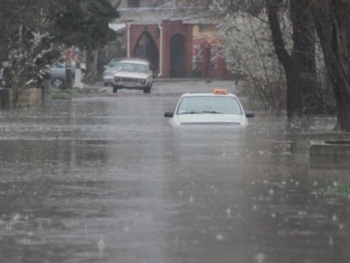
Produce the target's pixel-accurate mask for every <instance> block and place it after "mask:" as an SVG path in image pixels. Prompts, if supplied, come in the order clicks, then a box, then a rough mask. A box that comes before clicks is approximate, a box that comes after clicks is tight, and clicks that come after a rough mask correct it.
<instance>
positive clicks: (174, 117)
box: [164, 89, 254, 126]
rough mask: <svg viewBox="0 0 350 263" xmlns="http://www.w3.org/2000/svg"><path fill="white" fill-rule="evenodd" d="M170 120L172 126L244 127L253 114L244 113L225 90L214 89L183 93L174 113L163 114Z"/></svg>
mask: <svg viewBox="0 0 350 263" xmlns="http://www.w3.org/2000/svg"><path fill="white" fill-rule="evenodd" d="M164 116H165V117H168V118H171V119H170V124H171V125H172V126H180V125H208V124H214V125H234V126H245V125H247V124H248V120H247V118H251V117H254V113H246V112H245V111H244V109H243V107H242V104H241V102H240V101H239V99H238V97H237V96H236V95H234V94H231V93H228V92H227V90H225V89H215V90H214V92H213V93H185V94H183V95H182V96H181V97H180V99H179V101H178V103H177V105H176V108H175V111H174V112H165V114H164Z"/></svg>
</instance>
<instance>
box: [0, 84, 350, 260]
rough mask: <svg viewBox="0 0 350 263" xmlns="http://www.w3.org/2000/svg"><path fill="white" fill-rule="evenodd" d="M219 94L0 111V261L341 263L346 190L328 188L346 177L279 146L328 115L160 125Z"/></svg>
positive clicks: (319, 125) (160, 94) (124, 95)
mask: <svg viewBox="0 0 350 263" xmlns="http://www.w3.org/2000/svg"><path fill="white" fill-rule="evenodd" d="M217 85H220V87H223V86H224V85H227V88H229V89H232V90H231V91H235V89H234V87H231V86H230V85H231V84H230V83H224V84H223V83H199V84H198V83H191V82H182V83H176V84H169V83H157V84H155V85H154V87H153V90H152V94H142V92H138V91H120V92H119V91H118V94H112V93H111V90H108V89H104V93H103V94H104V96H93V95H91V96H89V98H87V97H80V98H77V99H73V100H72V101H51V102H49V103H47V104H46V105H45V106H44V107H34V108H28V109H14V110H2V111H0V119H1V123H0V148H1V152H0V165H1V174H0V262H6V263H7V262H9V263H12V262H13V263H15V262H16V263H17V262H33V263H34V262H35V263H37V262H65V263H71V262H72V263H73V262H118V263H119V262H120V263H150V262H152V263H175V262H176V263H178V262H183V263H185V262H186V263H187V262H193V263H199V262H200V263H226V262H227V263H232V262H237V263H249V262H253V263H254V262H257V263H267V262H270V263H272V262H274V263H280V262H287V263H289V262H290V263H295V262H303V263H304V262H305V263H313V262H315V263H316V262H317V263H321V262H324V263H326V262H327V263H331V262H332V263H333V262H337V263H342V262H349V258H350V251H349V246H350V242H349V241H350V235H349V230H348V229H349V227H350V209H349V207H350V206H349V194H350V191H349V192H347V191H343V192H341V193H339V192H337V191H332V189H333V190H334V189H336V187H337V186H339V185H342V184H345V183H347V181H348V180H349V178H347V176H348V174H349V170H334V169H333V170H322V169H318V170H317V169H310V166H309V158H308V152H307V151H306V150H305V148H302V149H299V150H298V149H295V148H293V147H292V144H293V142H292V141H291V139H290V138H291V137H290V135H291V134H298V133H308V132H315V131H319V130H322V131H329V130H330V129H331V128H332V127H333V125H334V119H331V118H330V119H329V118H326V119H320V118H315V119H308V120H299V121H296V122H295V123H293V124H292V125H291V124H288V125H287V123H286V120H285V118H283V117H281V118H277V117H273V116H268V115H266V114H263V113H258V114H257V116H256V118H254V119H251V120H250V125H249V126H248V127H246V128H237V127H236V128H223V127H222V126H221V127H219V128H215V127H184V128H181V129H173V128H171V127H170V126H169V124H168V120H167V119H165V118H164V117H163V113H164V112H165V111H169V110H172V109H173V108H174V107H175V104H176V102H177V99H178V94H181V93H182V92H185V91H209V90H212V88H213V87H216V86H217ZM246 108H249V105H246ZM291 127H292V128H291Z"/></svg>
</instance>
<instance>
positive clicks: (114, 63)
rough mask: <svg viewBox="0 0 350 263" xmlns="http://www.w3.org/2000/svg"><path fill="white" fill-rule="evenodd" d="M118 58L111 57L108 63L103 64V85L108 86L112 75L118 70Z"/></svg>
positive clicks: (111, 80) (111, 81)
mask: <svg viewBox="0 0 350 263" xmlns="http://www.w3.org/2000/svg"><path fill="white" fill-rule="evenodd" d="M119 61H120V59H118V58H114V59H112V60H111V61H110V62H109V63H108V65H106V66H104V68H105V70H104V71H103V85H104V86H109V85H111V84H112V83H113V75H114V74H115V73H116V72H117V71H118V64H119Z"/></svg>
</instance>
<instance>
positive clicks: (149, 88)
mask: <svg viewBox="0 0 350 263" xmlns="http://www.w3.org/2000/svg"><path fill="white" fill-rule="evenodd" d="M151 88H152V86H147V87H146V88H144V89H143V93H151Z"/></svg>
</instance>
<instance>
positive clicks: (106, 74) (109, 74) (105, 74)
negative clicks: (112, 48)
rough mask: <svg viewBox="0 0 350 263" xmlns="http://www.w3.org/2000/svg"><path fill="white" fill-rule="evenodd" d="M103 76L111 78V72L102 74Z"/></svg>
mask: <svg viewBox="0 0 350 263" xmlns="http://www.w3.org/2000/svg"><path fill="white" fill-rule="evenodd" d="M103 76H106V77H107V76H113V72H103Z"/></svg>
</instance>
